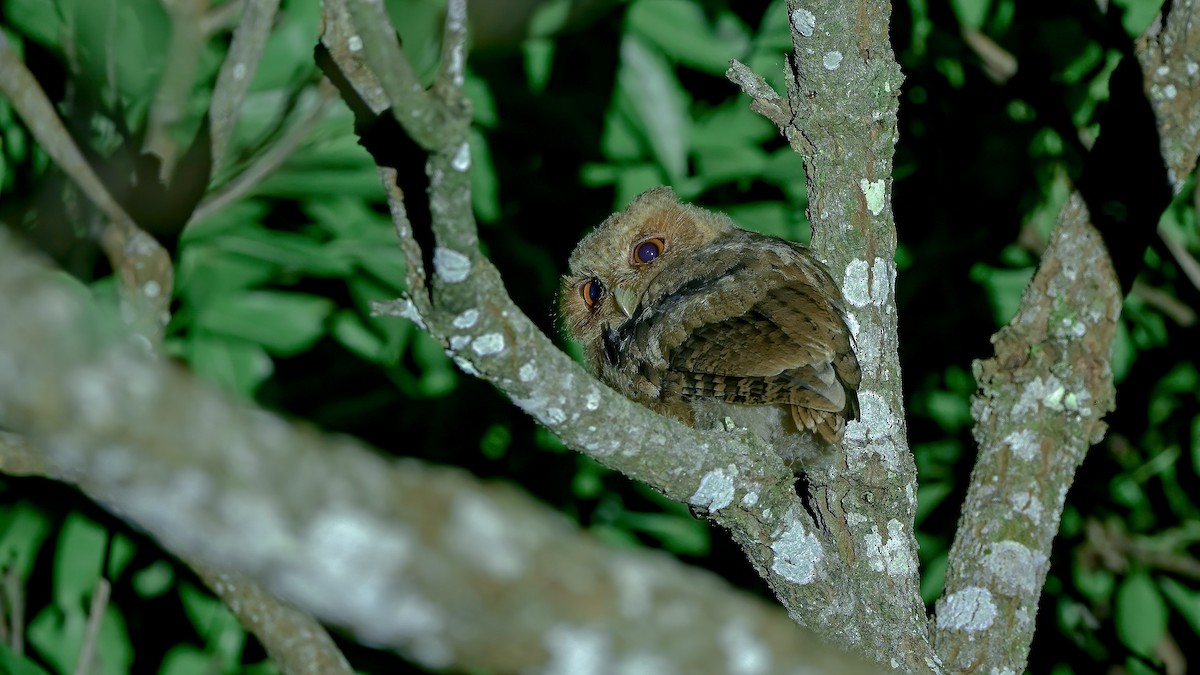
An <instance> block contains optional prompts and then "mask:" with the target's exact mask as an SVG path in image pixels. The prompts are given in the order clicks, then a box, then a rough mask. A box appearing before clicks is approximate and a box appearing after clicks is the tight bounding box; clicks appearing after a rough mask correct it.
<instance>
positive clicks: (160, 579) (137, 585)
mask: <svg viewBox="0 0 1200 675" xmlns="http://www.w3.org/2000/svg"><path fill="white" fill-rule="evenodd" d="M174 583H175V568H173V567H171V564H170V563H168V562H167V561H165V560H156V561H154V562H153V563H150V564H149V565H148V566H146V567H145V568H143V569H140V570H138V571H137V572H136V573H135V574H134V575H133V589H134V590H135V591H137V594H138V595H140V596H142V597H143V598H156V597H158V596H160V595H162V594H163V593H166V592H167V591H168V590H170V589H171V585H172V584H174Z"/></svg>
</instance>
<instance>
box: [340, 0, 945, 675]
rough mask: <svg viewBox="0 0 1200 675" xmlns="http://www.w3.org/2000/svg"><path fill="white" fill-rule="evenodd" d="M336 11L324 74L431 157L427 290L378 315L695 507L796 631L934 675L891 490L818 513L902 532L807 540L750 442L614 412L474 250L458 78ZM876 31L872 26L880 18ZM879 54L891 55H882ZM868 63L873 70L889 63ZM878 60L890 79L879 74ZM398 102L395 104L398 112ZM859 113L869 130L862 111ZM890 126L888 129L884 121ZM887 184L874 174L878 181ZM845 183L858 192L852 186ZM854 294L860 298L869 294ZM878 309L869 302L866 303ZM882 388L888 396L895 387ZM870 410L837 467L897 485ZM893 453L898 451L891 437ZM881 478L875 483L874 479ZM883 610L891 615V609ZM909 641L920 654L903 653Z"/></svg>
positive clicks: (885, 287) (570, 439)
mask: <svg viewBox="0 0 1200 675" xmlns="http://www.w3.org/2000/svg"><path fill="white" fill-rule="evenodd" d="M453 4H454V3H452V5H453ZM340 5H341V3H340V1H339V0H326V2H325V9H326V14H325V31H326V34H327V36H328V37H326V38H323V41H324V42H325V44H326V45H327V46H329V49H330V53H331V56H332V57H333V59H334V62H335V63H337V65H338V67H339V69H340V70H341V71H342V74H343V75H344V76H345V78H346V79H347V80H348V81H349V82H350V84H351V85H352V86H353V87H354V89H355V91H357V92H370V91H371V90H372V84H373V83H374V82H382V83H384V84H383V87H382V89H383V90H384V91H385V92H387V98H388V99H390V101H391V103H392V105H393V106H394V107H393V110H394V111H395V114H396V118H397V120H398V121H399V122H400V123H401V125H402V126H403V127H404V128H405V130H406V131H407V132H408V133H409V135H410V136H412V137H413V138H414V140H416V141H417V142H418V143H419V144H420V145H421V146H422V147H423V148H425V149H426V150H428V151H429V153H430V156H429V160H428V163H427V166H426V174H427V175H428V176H429V177H430V186H429V193H430V207H431V213H432V219H433V235H434V240H435V242H436V248H435V250H434V251H433V255H432V260H433V275H432V280H431V282H432V283H431V284H430V286H429V288H430V290H431V292H430V294H429V295H428V299H426V297H425V296H424V293H423V292H422V289H423V288H424V286H418V287H416V288H411V287H410V289H409V295H408V297H406V298H403V299H401V300H399V301H397V302H395V303H392V304H390V305H380V306H379V308H378V309H379V310H380V311H382V312H383V313H392V314H396V315H400V316H405V317H407V318H410V319H414V320H416V321H417V322H418V323H419V325H420V326H421V327H422V328H424V329H426V330H428V331H429V332H430V334H432V335H433V336H435V337H437V338H438V339H440V340H441V341H442V343H443V344H444V345H445V346H446V348H447V349H448V351H449V352H450V353H451V354H452V356H454V358H455V361H456V363H458V365H459V366H460V367H461V368H462V369H463V370H464V371H466V372H467V373H469V374H472V375H476V376H479V377H481V378H483V379H486V380H487V381H489V382H491V383H493V384H494V385H496V386H497V387H498V388H499V389H501V390H502V391H504V392H505V393H506V394H507V395H508V396H509V397H510V398H512V400H513V401H514V402H515V403H516V404H517V405H518V406H519V407H521V408H522V409H523V410H525V411H526V412H527V413H529V414H530V415H532V416H533V417H534V418H535V419H537V420H538V421H539V422H541V423H542V424H544V425H546V426H547V427H548V428H549V429H551V430H552V431H554V433H555V434H557V435H558V436H559V438H561V439H562V440H563V441H564V442H565V443H566V444H567V445H568V446H570V447H573V448H575V449H578V450H580V451H581V452H584V453H586V454H588V455H589V456H591V457H593V458H595V459H596V460H597V461H599V462H601V463H602V464H604V465H606V466H608V467H610V468H613V469H615V470H617V471H620V472H622V473H624V474H625V475H627V476H629V477H631V478H634V479H636V480H641V481H644V482H646V483H648V484H650V485H651V486H653V487H654V488H655V489H657V490H659V491H661V492H663V494H665V495H667V496H668V497H670V498H672V499H677V500H679V501H685V502H688V503H690V504H692V505H693V506H694V507H698V508H702V509H704V510H706V511H708V512H709V514H710V516H711V517H712V518H713V519H714V520H716V521H717V522H718V523H720V524H722V525H724V526H726V527H728V528H729V530H730V532H731V535H732V536H733V538H734V540H735V541H737V542H738V543H739V544H740V545H741V546H742V547H743V549H744V550H745V551H746V554H747V556H748V557H749V558H750V560H751V562H752V563H753V564H754V565H755V567H756V569H758V571H759V572H760V574H762V575H763V577H764V578H765V579H766V580H767V582H768V584H770V586H771V587H772V589H773V590H774V591H775V592H776V594H777V595H778V596H779V598H780V600H781V601H782V602H783V603H784V605H785V606H786V607H787V608H788V609H789V612H790V614H791V616H792V617H793V618H794V619H795V620H797V621H798V622H800V623H801V624H803V625H805V626H806V627H808V628H810V629H811V630H813V631H814V632H816V633H818V634H821V635H824V636H827V638H828V639H830V640H831V641H836V642H837V643H838V644H842V645H845V646H846V647H849V648H852V649H855V650H858V651H861V652H863V653H866V654H869V655H871V656H872V658H875V659H881V660H883V661H884V662H889V661H890V662H891V663H892V665H894V666H903V667H906V668H908V669H911V670H920V669H926V670H928V669H933V668H934V667H935V666H934V665H933V662H932V661H931V659H930V658H929V657H930V656H931V655H932V651H931V649H930V648H929V645H928V643H927V642H925V625H924V609H923V606H922V605H921V603H920V598H919V596H917V594H916V588H917V587H918V584H917V575H916V563H915V560H916V556H915V553H914V552H915V544H914V540H913V538H912V515H911V514H912V503H911V495H912V494H913V492H912V491H911V490H909V491H908V492H905V491H904V490H903V489H901V490H900V492H899V495H900V496H899V498H898V499H895V498H893V497H892V496H890V495H888V494H885V493H884V492H872V490H874V489H876V488H878V487H879V486H878V485H874V486H872V487H871V489H857V488H856V487H851V485H850V484H849V483H847V484H845V485H844V486H839V489H843V490H844V491H843V492H842V493H841V494H840V495H836V496H835V495H834V494H833V493H832V492H831V493H829V494H826V495H824V496H825V497H827V498H828V499H829V500H830V501H829V503H830V504H833V503H834V501H835V500H840V499H842V498H843V497H846V498H848V499H844V500H843V502H844V503H849V502H851V501H854V500H858V499H859V498H860V497H861V496H863V495H867V496H866V497H865V499H866V500H868V501H875V502H876V503H877V505H878V506H884V507H886V508H889V509H892V507H893V506H895V505H896V504H902V506H901V509H900V511H902V512H903V513H904V514H907V515H906V516H904V517H906V519H907V523H908V524H907V526H905V525H903V523H902V521H900V520H897V519H896V518H895V517H894V516H889V517H884V518H882V519H876V518H872V519H871V523H870V524H868V525H866V526H865V527H864V528H863V530H862V533H863V534H865V535H866V536H864V537H862V538H860V539H859V540H858V541H857V542H847V541H846V540H844V539H838V538H834V537H830V536H828V535H827V534H825V533H823V532H821V531H819V530H818V529H817V526H816V525H815V523H814V522H813V520H812V518H811V517H810V516H809V515H808V513H807V512H806V511H805V509H804V507H803V505H802V504H801V503H800V500H799V499H798V498H797V496H796V494H795V492H794V490H793V488H792V482H793V481H792V478H791V476H790V472H788V471H787V470H786V469H785V468H784V467H783V465H782V462H781V461H780V460H779V459H778V457H776V456H775V455H774V453H772V452H770V451H769V450H768V449H766V448H764V447H763V446H762V444H761V443H755V442H754V439H739V438H738V437H737V435H735V434H720V433H701V432H697V431H696V430H693V429H690V428H688V427H685V426H683V425H681V424H679V423H678V422H676V421H673V420H669V419H666V418H663V417H660V416H658V415H656V414H654V413H652V412H650V411H649V410H647V409H645V408H643V407H642V406H640V405H637V404H634V403H631V402H629V401H628V400H626V399H624V398H623V397H621V396H619V395H617V394H616V393H615V392H613V391H612V390H610V389H609V388H608V387H606V386H604V385H602V384H600V383H599V382H597V381H596V380H594V379H593V378H591V377H590V376H588V375H586V374H585V373H584V372H583V371H582V369H581V368H580V367H579V366H578V365H576V364H575V363H574V362H572V361H571V360H570V359H569V358H568V357H567V356H566V355H564V354H563V353H562V352H560V351H559V350H557V349H556V348H555V347H554V346H553V345H552V344H551V343H550V341H549V340H548V339H546V337H545V336H543V335H542V334H541V333H540V332H539V331H538V330H537V329H536V328H535V327H534V326H533V324H532V323H531V322H530V321H529V320H528V319H527V318H526V317H525V316H524V315H523V314H522V313H521V312H520V310H519V309H518V308H517V307H516V306H515V305H514V304H513V303H512V301H511V300H510V299H509V298H508V296H507V295H506V294H505V293H504V290H503V283H502V280H501V279H500V277H499V274H498V272H497V271H496V269H495V268H494V267H493V266H492V265H491V263H490V262H489V261H488V260H487V259H486V258H485V257H484V256H482V255H481V254H480V252H479V249H478V236H477V233H476V229H475V222H474V217H473V213H472V210H471V201H470V192H469V180H468V176H469V174H468V172H469V169H470V148H469V146H468V145H467V142H466V134H465V130H466V125H467V123H468V122H469V119H470V118H469V111H467V109H466V106H465V105H462V104H461V103H460V101H461V98H462V94H461V91H460V86H461V81H460V78H458V79H456V76H455V74H454V73H455V67H454V64H453V63H451V64H450V65H449V66H448V65H447V63H446V61H443V64H442V69H441V70H440V73H441V74H440V75H439V78H438V80H437V81H436V82H435V83H434V85H433V89H432V92H433V93H434V94H436V96H432V95H431V94H430V93H427V92H424V91H422V92H420V93H419V94H414V93H412V91H411V90H412V86H413V83H414V82H415V81H414V80H412V78H411V71H412V69H411V67H410V66H409V65H408V64H407V62H404V61H403V54H402V52H399V51H398V50H393V49H392V48H391V47H390V46H375V47H372V46H371V44H370V43H371V40H373V39H379V40H383V41H385V42H388V43H389V44H390V42H391V41H392V40H393V39H394V37H393V35H392V31H391V29H390V27H386V26H384V27H380V26H375V27H373V28H372V30H373V32H372V33H371V34H366V33H364V34H362V35H361V37H360V36H359V34H358V33H356V32H354V31H353V30H352V29H348V28H347V27H345V26H344V25H342V26H339V25H338V23H339V22H345V21H346V19H345V17H346V13H345V11H344V10H343V9H342V8H341V7H340ZM884 6H885V4H884ZM350 8H351V9H352V10H353V11H354V12H355V17H354V21H355V24H356V25H357V26H358V27H359V28H360V29H361V28H363V23H362V21H363V20H364V19H365V18H367V17H366V15H365V14H364V12H365V11H366V8H364V7H356V5H354V4H353V3H351V4H350ZM839 11H840V10H839ZM449 14H450V19H451V20H450V21H448V27H447V33H446V39H445V44H444V46H443V55H444V59H450V60H451V61H453V60H454V59H455V58H456V57H455V54H457V53H458V49H459V47H458V46H457V41H461V40H462V39H463V37H464V36H463V34H462V31H461V30H459V29H457V28H456V27H455V25H454V21H453V17H454V16H455V10H454V7H451V10H450V12H449ZM372 17H373V18H374V19H377V20H378V19H381V16H376V15H372ZM883 21H884V23H885V24H886V11H885V14H884V17H883ZM864 30H866V27H864ZM885 34H886V32H885ZM356 38H358V40H361V42H359V41H356ZM343 43H345V44H348V45H352V46H357V47H359V49H361V51H362V52H363V53H364V54H365V55H366V63H367V64H369V65H370V68H369V69H366V68H363V63H362V62H361V61H360V60H358V59H357V57H356V56H355V53H356V52H357V51H358V50H356V49H335V47H339V46H340V45H341V44H343ZM373 54H377V55H376V56H373ZM378 54H388V57H387V58H383V57H381V56H378ZM887 54H888V55H890V49H889V50H888V51H887ZM396 59H399V60H396ZM883 63H884V65H885V66H886V63H888V62H883ZM890 63H891V68H892V69H893V70H894V62H890ZM380 69H383V70H382V71H381V70H380ZM388 71H394V72H388ZM388 82H392V83H393V84H392V85H388V84H387V83H388ZM897 84H898V83H897ZM397 96H401V97H407V98H406V100H405V101H403V102H401V101H398V100H397V98H396V97H397ZM371 107H372V109H376V104H375V103H371ZM439 114H451V115H458V116H459V119H458V121H457V122H451V123H445V124H442V125H440V126H435V127H427V126H426V122H427V120H429V119H432V118H434V117H436V116H437V115H439ZM862 116H863V118H864V119H868V118H870V113H869V112H867V113H863V115H862ZM891 124H892V125H893V127H894V117H892V118H891ZM857 133H861V130H859V131H858V132H857ZM886 137H887V139H888V140H887V141H886V144H887V146H888V149H887V157H888V158H890V152H891V150H890V143H891V140H890V139H892V138H894V133H892V134H890V135H887V136H886ZM843 159H844V158H843ZM884 165H885V169H886V168H887V167H888V166H890V159H885V160H884ZM887 174H888V171H886V170H884V171H883V172H882V174H881V175H885V176H886V175H887ZM383 178H384V186H385V188H386V189H387V190H388V191H389V201H390V202H391V204H392V213H393V215H394V216H396V225H397V231H398V232H399V233H400V235H401V241H402V246H403V248H404V250H405V252H406V258H407V260H408V263H409V267H410V278H411V275H412V270H413V269H414V268H418V267H419V266H420V261H421V260H422V257H421V255H420V254H419V248H418V246H417V243H416V241H415V239H413V237H412V226H411V224H410V223H408V221H407V218H406V217H404V214H405V209H404V208H403V202H402V201H401V197H402V195H400V193H399V191H398V189H397V188H396V187H395V186H394V184H393V183H391V180H392V178H391V174H389V173H388V172H386V171H385V172H384V173H383ZM853 187H854V190H860V188H859V187H858V181H857V179H856V180H855V182H854V183H853ZM872 190H874V188H872ZM856 194H859V195H861V194H862V193H861V192H858V193H856ZM872 195H874V192H872ZM879 199H882V195H880V196H879ZM857 201H862V200H861V198H858V199H857ZM875 203H876V201H872V202H871V204H872V205H874V204H875ZM888 259H889V260H890V253H889V254H888ZM888 265H890V263H888V264H882V261H880V263H879V264H877V265H876V269H878V270H880V271H881V273H882V274H884V278H880V279H878V280H876V281H875V283H874V285H873V286H870V285H869V284H868V283H867V281H868V278H869V274H870V272H869V271H868V270H867V267H866V266H864V267H863V270H862V274H861V282H862V284H863V288H864V289H866V288H872V289H873V290H874V291H875V292H876V293H879V294H881V295H880V297H881V298H887V297H888V295H889V294H890V291H891V276H888V275H887V271H888V270H889V269H890V268H889V266H888ZM847 296H848V297H851V294H850V293H847ZM853 297H858V296H853ZM865 297H867V298H868V300H869V298H870V297H871V296H869V295H867V296H865ZM882 302H883V300H882V299H881V300H880V305H882ZM864 304H865V303H864ZM879 311H880V312H882V311H883V310H882V309H880V310H879ZM893 314H894V313H893ZM893 321H894V317H893ZM893 344H894V339H893ZM892 386H893V387H894V390H895V392H896V396H897V397H898V396H899V382H898V380H897V381H895V382H894V384H893V385H892ZM867 400H868V402H869V403H873V402H874V400H875V399H874V398H871V396H870V392H868V398H867ZM870 411H871V412H872V414H876V413H879V414H878V415H876V416H875V417H873V418H872V419H871V420H870V421H871V423H872V424H873V425H874V426H873V427H872V430H871V431H866V430H865V429H864V430H863V431H861V432H860V434H859V439H860V440H859V443H860V445H861V446H865V445H867V439H868V438H869V439H870V440H869V442H870V444H872V445H873V446H874V447H876V448H878V449H879V450H878V452H859V453H857V454H855V455H854V459H853V460H852V461H851V466H852V467H853V469H847V470H846V471H848V472H849V471H860V470H862V469H863V468H864V467H867V466H868V465H869V466H873V467H878V468H880V471H881V472H883V471H887V470H890V469H884V468H882V467H884V466H885V465H886V466H887V467H894V466H898V467H901V469H902V468H903V466H904V465H905V462H907V467H908V475H909V476H910V482H911V475H912V474H913V473H914V471H913V469H912V461H911V457H907V458H906V459H905V458H901V456H900V455H901V454H902V453H901V452H899V451H898V450H897V449H896V447H897V446H896V439H895V435H896V433H897V429H898V428H897V426H896V423H895V419H894V418H888V417H887V416H886V415H884V414H882V413H880V411H879V406H874V407H872V408H870ZM889 419H890V420H891V421H888V420H889ZM745 441H749V442H750V443H751V444H752V447H748V446H747V445H746V444H744V442H745ZM900 445H901V447H903V438H902V437H901V438H900ZM903 454H906V453H903ZM878 457H883V460H882V461H881V460H880V459H878ZM867 473H869V471H868V472H867ZM882 475H883V473H879V474H878V475H877V477H879V476H882ZM837 508H839V509H841V508H844V507H843V506H841V505H838V506H837ZM847 510H849V509H847ZM893 511H895V509H892V510H891V511H888V513H892V512H893ZM852 517H853V516H851V518H852ZM872 525H875V527H872ZM847 555H849V556H850V557H852V558H854V559H855V560H856V561H857V564H858V565H859V566H860V568H861V569H869V570H871V572H870V573H871V575H872V576H873V577H874V578H875V579H877V580H878V581H879V582H880V585H881V586H882V587H885V588H886V595H882V594H881V595H879V596H874V595H871V594H869V592H868V593H860V592H859V589H858V587H857V586H856V583H857V580H853V581H852V580H851V578H850V576H849V570H848V568H847V565H846V564H845V562H844V560H845V556H847ZM897 583H899V584H900V585H899V588H900V589H901V597H903V598H904V600H903V603H902V608H901V609H900V613H901V614H903V615H905V617H906V618H905V621H904V624H903V626H904V627H903V628H902V629H900V630H897V629H896V624H894V623H886V624H885V623H881V622H880V621H879V605H878V602H877V598H878V597H889V598H890V597H895V596H896V594H897ZM871 590H874V589H871ZM909 591H911V593H910V592H909ZM885 613H888V614H890V610H885ZM848 617H853V619H852V620H848ZM912 644H917V645H923V647H921V648H918V649H906V648H905V647H906V646H910V645H912Z"/></svg>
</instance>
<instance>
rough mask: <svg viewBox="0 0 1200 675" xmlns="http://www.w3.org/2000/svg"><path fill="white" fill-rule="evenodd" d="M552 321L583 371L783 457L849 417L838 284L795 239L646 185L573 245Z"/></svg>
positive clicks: (799, 454) (853, 377) (797, 456)
mask: <svg viewBox="0 0 1200 675" xmlns="http://www.w3.org/2000/svg"><path fill="white" fill-rule="evenodd" d="M569 266H570V271H569V272H568V274H567V275H566V276H565V277H563V280H562V290H561V293H560V298H559V300H560V302H559V314H560V322H561V324H562V326H563V327H564V329H565V331H566V332H567V333H568V334H569V335H570V337H572V338H573V339H574V340H576V341H577V342H579V343H580V344H581V345H582V346H583V348H584V351H585V354H586V356H587V362H588V364H589V366H590V367H591V369H592V371H593V372H594V373H595V374H596V375H597V376H598V377H599V378H600V379H601V380H603V381H604V382H605V383H607V384H608V385H609V386H611V387H613V388H614V389H616V390H618V391H620V392H621V393H622V394H624V395H625V396H627V397H629V398H631V399H633V400H635V401H638V402H640V403H643V404H645V405H646V406H648V407H650V408H652V409H654V410H657V411H658V412H660V413H663V414H667V415H671V416H673V417H676V418H678V419H680V420H682V421H683V422H685V423H687V424H690V425H692V426H695V427H701V428H707V427H718V428H719V427H720V426H724V425H728V424H729V423H730V422H732V423H733V424H735V425H737V426H738V427H740V428H746V429H749V430H751V431H753V432H754V433H756V434H758V435H759V436H760V437H762V438H764V439H765V440H767V441H768V442H770V443H771V444H772V445H773V446H774V447H775V448H776V450H777V451H778V452H779V454H781V455H782V456H783V457H784V459H785V460H787V461H789V463H791V464H792V466H793V467H797V464H800V465H803V463H804V462H805V461H807V460H808V459H809V458H811V456H812V454H813V453H814V452H819V451H820V450H823V449H828V448H830V447H832V446H835V445H837V444H838V443H839V442H840V441H841V438H842V433H843V431H844V429H845V425H846V421H847V420H853V419H857V418H858V394H857V389H858V385H859V382H860V381H861V378H862V374H861V371H860V370H859V365H858V359H857V358H856V357H855V355H854V349H853V348H852V345H851V342H852V340H851V335H850V331H849V329H848V328H847V326H846V319H845V307H844V302H843V300H842V295H841V292H840V291H839V290H838V287H837V285H836V284H835V283H834V281H833V279H832V278H831V277H830V275H829V272H828V270H827V269H826V268H825V266H824V265H823V264H821V262H820V261H818V260H817V259H816V258H814V257H813V255H812V254H811V253H809V252H808V251H807V250H806V249H805V248H804V247H802V246H800V245H798V244H794V243H791V242H788V241H784V240H782V239H778V238H775V237H770V236H766V235H763V234H758V233H755V232H750V231H748V230H743V229H742V228H740V227H738V226H737V225H735V224H734V222H733V221H732V220H731V219H730V218H729V217H728V216H726V215H724V214H721V213H714V212H712V211H707V210H704V209H701V208H699V207H696V206H692V205H691V204H684V203H681V202H680V201H679V199H678V198H677V197H676V196H675V193H674V191H672V190H671V188H668V187H660V188H655V189H653V190H650V191H649V192H645V193H643V194H642V195H641V196H639V197H638V198H637V199H635V200H634V201H633V202H632V203H631V204H630V205H629V206H628V207H627V208H626V209H625V210H624V211H622V212H620V213H616V214H614V215H612V216H611V217H609V218H608V219H607V220H605V221H604V222H603V223H601V224H600V226H599V227H597V228H596V229H595V230H594V231H593V232H591V233H590V234H588V235H587V236H586V237H584V238H583V240H582V241H580V242H579V245H578V246H577V247H576V248H575V251H574V253H572V254H571V258H570V262H569Z"/></svg>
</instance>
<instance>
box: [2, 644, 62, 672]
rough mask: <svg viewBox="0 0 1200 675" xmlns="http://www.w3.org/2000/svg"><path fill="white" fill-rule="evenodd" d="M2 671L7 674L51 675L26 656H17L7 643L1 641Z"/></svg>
mask: <svg viewBox="0 0 1200 675" xmlns="http://www.w3.org/2000/svg"><path fill="white" fill-rule="evenodd" d="M0 673H6V674H7V675H50V674H49V673H47V672H46V671H45V670H44V669H42V667H41V666H39V665H38V664H36V663H34V662H33V661H30V660H29V659H27V658H25V657H24V656H17V655H16V654H14V653H13V652H12V649H10V648H9V646H8V645H7V644H4V643H0Z"/></svg>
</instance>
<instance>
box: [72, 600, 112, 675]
mask: <svg viewBox="0 0 1200 675" xmlns="http://www.w3.org/2000/svg"><path fill="white" fill-rule="evenodd" d="M111 592H112V585H111V584H109V583H108V580H107V579H104V578H101V579H100V580H99V581H98V582H97V583H96V590H95V591H94V592H93V593H92V606H91V607H90V608H88V621H87V629H86V630H85V631H84V633H83V648H82V649H80V650H79V660H78V661H76V662H75V675H87V673H88V671H90V670H91V668H92V665H91V664H92V659H94V658H95V656H96V640H97V639H99V637H100V622H101V621H102V620H103V619H104V610H105V609H106V608H107V607H108V596H109V594H110V593H111Z"/></svg>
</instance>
